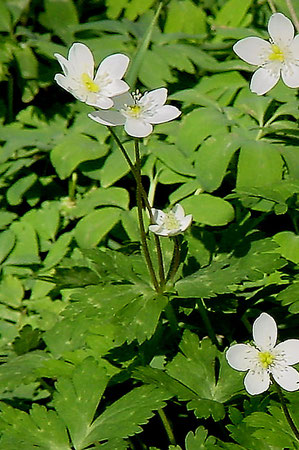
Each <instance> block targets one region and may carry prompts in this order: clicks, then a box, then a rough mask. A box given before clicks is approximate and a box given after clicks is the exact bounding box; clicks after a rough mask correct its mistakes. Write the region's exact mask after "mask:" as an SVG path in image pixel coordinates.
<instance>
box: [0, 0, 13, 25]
mask: <svg viewBox="0 0 299 450" xmlns="http://www.w3.org/2000/svg"><path fill="white" fill-rule="evenodd" d="M0 31H1V32H2V31H4V32H7V33H9V32H10V31H11V17H10V14H9V10H8V8H7V6H6V4H5V2H1V3H0Z"/></svg>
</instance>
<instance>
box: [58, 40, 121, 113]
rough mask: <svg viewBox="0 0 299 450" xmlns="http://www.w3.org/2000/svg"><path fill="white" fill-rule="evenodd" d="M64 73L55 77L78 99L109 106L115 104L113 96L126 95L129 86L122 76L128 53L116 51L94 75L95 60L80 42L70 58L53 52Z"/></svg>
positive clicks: (73, 48)
mask: <svg viewBox="0 0 299 450" xmlns="http://www.w3.org/2000/svg"><path fill="white" fill-rule="evenodd" d="M54 56H55V57H56V58H57V59H58V62H59V64H60V65H61V67H62V70H63V72H64V75H62V74H61V73H58V74H56V75H55V77H54V79H55V81H56V82H57V83H58V84H59V86H61V87H63V88H64V89H66V90H67V91H68V92H70V93H71V94H73V95H74V97H76V98H77V99H78V100H81V101H82V102H85V103H87V105H91V106H95V107H97V108H103V109H108V108H111V107H112V106H113V104H114V103H113V100H112V99H111V97H114V96H115V95H120V94H123V93H124V92H127V91H128V90H129V86H128V85H127V83H126V82H125V81H123V80H122V79H121V78H122V77H123V76H124V74H125V71H126V70H127V67H128V64H129V58H128V57H127V56H126V55H123V54H121V53H117V54H115V55H110V56H107V58H105V59H104V60H103V61H102V62H101V64H100V65H99V68H98V70H97V72H96V74H95V76H94V59H93V55H92V53H91V51H90V50H89V48H88V47H87V46H86V45H84V44H80V43H78V42H76V43H74V44H73V45H72V46H71V48H70V50H69V53H68V59H66V58H64V57H63V56H61V55H59V53H54Z"/></svg>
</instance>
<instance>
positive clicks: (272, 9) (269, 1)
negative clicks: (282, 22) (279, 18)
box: [268, 0, 276, 14]
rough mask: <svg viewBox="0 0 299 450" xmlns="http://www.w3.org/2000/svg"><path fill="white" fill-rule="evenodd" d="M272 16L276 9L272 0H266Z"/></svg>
mask: <svg viewBox="0 0 299 450" xmlns="http://www.w3.org/2000/svg"><path fill="white" fill-rule="evenodd" d="M268 3H269V6H270V9H271V12H272V14H274V13H276V8H275V5H274V3H273V1H272V0H268Z"/></svg>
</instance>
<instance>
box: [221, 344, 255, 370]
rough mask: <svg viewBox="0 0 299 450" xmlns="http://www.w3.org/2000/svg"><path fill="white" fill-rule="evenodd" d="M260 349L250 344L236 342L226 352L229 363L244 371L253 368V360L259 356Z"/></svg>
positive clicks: (234, 367)
mask: <svg viewBox="0 0 299 450" xmlns="http://www.w3.org/2000/svg"><path fill="white" fill-rule="evenodd" d="M257 354H258V351H257V349H256V348H254V347H253V346H251V345H248V344H234V345H232V346H231V347H230V348H229V349H228V350H227V352H226V359H227V362H228V364H229V365H230V366H231V367H232V368H233V369H236V370H240V371H241V372H243V371H244V370H248V369H251V368H252V366H253V363H252V360H254V359H256V358H257Z"/></svg>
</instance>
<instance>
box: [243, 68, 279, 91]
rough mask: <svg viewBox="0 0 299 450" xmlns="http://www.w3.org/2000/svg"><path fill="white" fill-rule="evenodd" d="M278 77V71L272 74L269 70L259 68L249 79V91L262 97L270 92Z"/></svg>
mask: <svg viewBox="0 0 299 450" xmlns="http://www.w3.org/2000/svg"><path fill="white" fill-rule="evenodd" d="M279 77H280V73H279V71H277V72H272V71H270V70H267V69H264V68H263V67H261V68H259V69H258V70H257V71H256V72H255V73H254V74H253V77H252V78H251V83H250V90H251V91H252V92H254V93H255V94H258V95H263V94H265V93H266V92H268V91H270V89H272V88H273V87H274V86H275V84H276V83H277V82H278V80H279Z"/></svg>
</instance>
